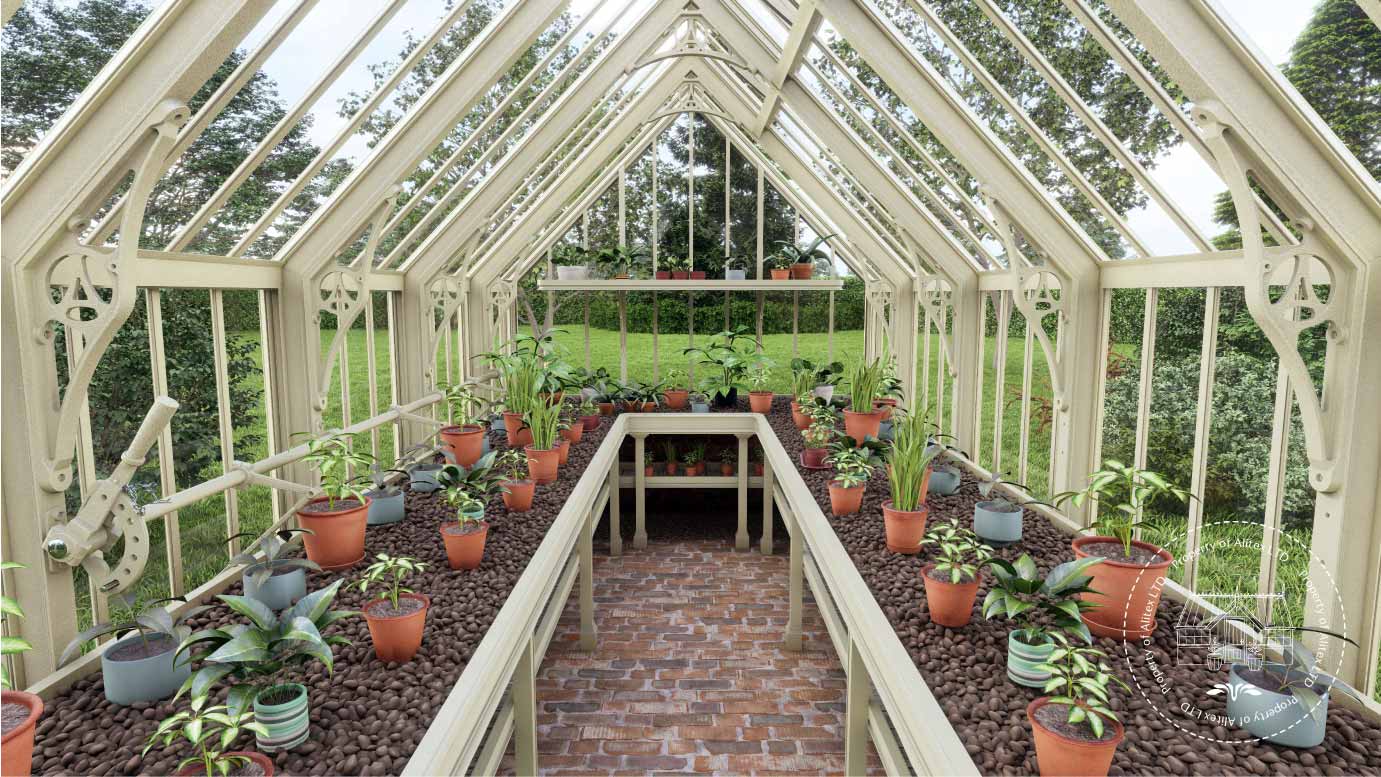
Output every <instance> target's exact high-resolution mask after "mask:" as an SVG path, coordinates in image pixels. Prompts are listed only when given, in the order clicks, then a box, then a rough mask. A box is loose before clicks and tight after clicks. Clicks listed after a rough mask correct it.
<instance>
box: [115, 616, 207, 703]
mask: <svg viewBox="0 0 1381 777" xmlns="http://www.w3.org/2000/svg"><path fill="white" fill-rule="evenodd" d="M137 639H140V636H139V635H138V634H137V633H136V634H130V635H129V636H127V637H125V638H124V639H120V640H117V641H115V642H112V643H111V644H110V645H109V646H108V647H107V648H106V649H105V650H104V651H102V652H101V674H102V676H103V679H104V681H105V697H106V698H107V699H109V700H110V701H111V703H113V704H134V703H136V702H141V701H160V700H162V699H168V698H172V695H173V694H175V693H177V689H178V688H181V687H182V684H183V683H184V682H186V680H187V678H188V677H191V676H192V662H191V661H190V660H188V658H187V656H186V654H183V657H182V658H180V659H179V661H178V663H176V664H175V663H174V662H173V654H174V653H176V652H177V644H176V643H175V642H174V641H173V640H171V639H169V648H168V651H167V652H166V653H159V654H158V655H156V656H149V657H148V658H136V659H133V660H131V661H112V660H111V659H110V653H111V651H112V650H113V649H114V648H115V646H116V645H120V644H124V643H127V642H129V641H131V640H137Z"/></svg>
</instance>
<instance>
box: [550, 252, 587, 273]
mask: <svg viewBox="0 0 1381 777" xmlns="http://www.w3.org/2000/svg"><path fill="white" fill-rule="evenodd" d="M551 261H552V263H553V264H555V265H556V277H557V278H559V279H560V280H563V281H583V280H585V279H586V278H589V277H590V265H589V252H588V251H586V250H585V249H583V248H581V247H580V246H573V245H563V246H560V247H558V248H557V249H556V250H554V251H552V256H551Z"/></svg>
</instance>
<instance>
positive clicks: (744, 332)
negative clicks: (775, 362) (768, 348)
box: [681, 326, 757, 398]
mask: <svg viewBox="0 0 1381 777" xmlns="http://www.w3.org/2000/svg"><path fill="white" fill-rule="evenodd" d="M745 344H746V345H748V346H752V347H756V345H757V340H756V339H755V338H754V337H753V336H752V335H751V334H749V333H748V327H746V326H739V327H736V328H734V329H732V330H726V331H724V332H720V333H719V334H717V335H715V336H714V337H712V338H710V344H709V345H708V346H706V347H704V348H685V349H682V351H681V353H683V354H684V355H686V356H688V357H691V356H694V357H698V358H699V359H700V361H699V364H701V365H703V366H704V367H706V368H708V370H709V372H710V374H709V375H707V376H706V377H705V379H704V381H703V382H702V384H701V385H702V388H703V389H704V391H705V393H707V394H710V395H713V396H717V397H724V398H727V397H728V396H729V394H730V393H732V392H733V391H735V390H736V389H741V388H743V385H742V381H743V376H744V375H745V374H746V373H747V372H748V367H749V365H750V364H751V363H752V359H753V357H752V350H750V349H745V348H744V346H745Z"/></svg>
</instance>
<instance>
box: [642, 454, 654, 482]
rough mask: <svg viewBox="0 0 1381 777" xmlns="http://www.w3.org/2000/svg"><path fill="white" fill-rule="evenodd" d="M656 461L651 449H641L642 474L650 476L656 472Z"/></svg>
mask: <svg viewBox="0 0 1381 777" xmlns="http://www.w3.org/2000/svg"><path fill="white" fill-rule="evenodd" d="M656 466H657V465H656V461H655V460H654V459H653V457H652V451H643V475H644V476H646V477H652V476H653V475H654V474H655V473H656V472H657V468H656Z"/></svg>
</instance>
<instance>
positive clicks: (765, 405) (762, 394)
mask: <svg viewBox="0 0 1381 777" xmlns="http://www.w3.org/2000/svg"><path fill="white" fill-rule="evenodd" d="M748 409H750V410H752V411H753V412H754V413H762V414H763V415H767V414H768V413H771V412H772V392H770V391H750V392H748Z"/></svg>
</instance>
